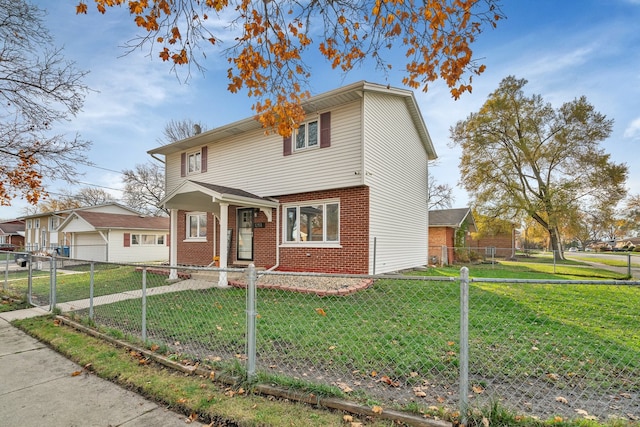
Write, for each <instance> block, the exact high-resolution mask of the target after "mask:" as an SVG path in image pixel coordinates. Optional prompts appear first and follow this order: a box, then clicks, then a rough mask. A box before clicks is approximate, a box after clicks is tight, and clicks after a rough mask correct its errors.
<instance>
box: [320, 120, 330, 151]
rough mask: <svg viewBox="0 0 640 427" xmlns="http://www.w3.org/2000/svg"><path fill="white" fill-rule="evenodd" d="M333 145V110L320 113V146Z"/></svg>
mask: <svg viewBox="0 0 640 427" xmlns="http://www.w3.org/2000/svg"><path fill="white" fill-rule="evenodd" d="M327 147H331V111H327V112H326V113H322V114H320V148H327Z"/></svg>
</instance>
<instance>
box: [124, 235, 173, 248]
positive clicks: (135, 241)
mask: <svg viewBox="0 0 640 427" xmlns="http://www.w3.org/2000/svg"><path fill="white" fill-rule="evenodd" d="M143 236H153V241H154V243H142V242H143V240H145V239H144V238H143ZM164 238H165V237H164V234H150V233H149V234H145V233H136V234H132V235H131V246H164Z"/></svg>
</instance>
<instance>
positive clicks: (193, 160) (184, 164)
mask: <svg viewBox="0 0 640 427" xmlns="http://www.w3.org/2000/svg"><path fill="white" fill-rule="evenodd" d="M207 152H208V150H207V147H206V146H204V147H200V149H199V150H197V151H190V152H186V153H182V154H181V155H180V176H182V177H185V176H187V175H191V174H197V173H201V172H206V171H207Z"/></svg>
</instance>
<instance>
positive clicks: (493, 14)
mask: <svg viewBox="0 0 640 427" xmlns="http://www.w3.org/2000/svg"><path fill="white" fill-rule="evenodd" d="M94 3H95V6H96V8H97V10H98V11H99V12H100V13H105V12H106V11H107V9H109V8H111V7H114V6H122V7H127V8H128V10H129V13H130V14H131V16H132V18H133V21H134V22H135V24H136V25H137V26H138V27H140V28H141V29H143V30H144V31H143V34H144V35H143V36H141V37H140V39H138V40H137V45H135V47H139V46H142V45H144V44H150V45H151V46H158V47H159V48H158V53H157V54H158V56H159V57H160V58H161V59H162V60H163V61H167V62H169V63H171V64H172V66H182V65H187V66H189V65H191V64H196V65H197V66H198V55H197V53H198V52H201V53H202V54H203V55H205V51H206V49H204V48H203V46H202V45H205V46H206V45H207V44H208V45H215V46H218V45H222V41H223V40H228V39H230V38H231V39H232V40H233V42H232V45H231V46H225V47H224V50H222V53H223V55H224V57H225V58H226V60H227V61H228V63H229V68H228V70H227V78H228V81H229V85H228V89H229V90H230V91H231V92H234V93H235V92H238V91H240V90H246V91H247V93H248V95H249V96H251V97H254V98H256V102H255V104H254V110H255V112H256V114H257V117H258V119H259V120H260V121H261V123H262V124H263V126H264V127H265V128H267V129H274V130H276V131H277V132H279V133H280V134H282V135H289V134H290V133H291V132H292V130H293V128H295V126H296V123H299V122H300V121H301V120H302V119H303V118H304V111H303V109H302V107H301V103H302V101H304V100H305V99H307V98H308V97H309V96H310V95H309V92H308V91H307V90H304V88H305V87H306V84H305V83H307V82H308V81H309V79H310V77H311V70H310V67H309V66H308V58H307V57H306V56H305V55H304V54H305V53H307V51H308V50H309V48H310V47H311V46H312V45H315V46H317V50H318V52H319V53H320V54H321V55H322V56H323V57H324V58H326V60H328V61H329V63H330V64H331V66H332V67H333V68H334V69H339V70H341V71H343V72H347V71H349V70H351V69H352V68H354V67H355V66H356V65H358V64H361V63H362V62H363V61H365V60H372V61H373V62H374V63H375V65H376V67H377V68H378V69H379V70H381V72H383V73H384V72H388V70H391V69H392V68H393V67H394V66H395V64H391V63H390V62H389V61H388V60H387V59H385V54H387V53H389V54H391V53H392V52H395V51H397V50H398V49H402V51H403V52H404V55H405V57H406V63H405V64H402V65H403V66H404V70H405V77H404V78H403V83H404V84H405V85H407V86H408V87H410V88H413V89H418V88H422V89H423V90H425V91H426V90H427V89H428V86H429V83H430V82H433V81H435V80H437V79H438V78H441V79H443V80H444V81H445V83H446V84H447V86H448V87H449V89H450V92H451V95H452V96H453V97H454V98H456V99H457V98H458V97H460V95H462V94H463V93H464V92H470V91H471V89H472V80H473V76H474V75H479V74H481V73H482V72H483V71H484V69H485V67H484V65H482V64H478V63H477V62H476V61H475V60H474V59H473V55H472V50H471V44H472V43H473V42H474V41H475V39H476V37H477V36H478V35H479V34H480V32H481V31H482V29H483V28H484V27H486V26H487V25H488V26H491V27H495V25H496V23H497V21H498V20H500V19H502V18H503V15H502V13H501V11H500V9H499V0H424V1H420V2H416V1H413V0H318V1H312V2H297V1H293V0H282V1H274V0H237V1H228V0H139V1H133V0H94ZM88 9H89V8H88V5H87V2H86V1H84V0H81V1H80V3H79V4H78V5H77V6H76V12H77V13H78V14H86V13H87V12H88ZM214 21H215V22H217V23H219V22H220V21H222V22H223V23H224V24H225V25H216V26H213V25H207V24H208V23H209V24H210V23H211V22H214ZM212 28H219V29H220V30H215V31H220V32H219V33H214V32H212V31H214V30H212ZM227 32H228V33H230V35H231V37H229V34H227ZM314 39H315V40H314Z"/></svg>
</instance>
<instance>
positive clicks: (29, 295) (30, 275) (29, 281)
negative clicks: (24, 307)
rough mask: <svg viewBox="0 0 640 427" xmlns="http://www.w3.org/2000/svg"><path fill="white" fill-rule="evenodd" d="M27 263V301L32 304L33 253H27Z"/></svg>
mask: <svg viewBox="0 0 640 427" xmlns="http://www.w3.org/2000/svg"><path fill="white" fill-rule="evenodd" d="M27 263H28V264H27V265H28V266H29V267H28V268H29V273H28V275H27V302H28V303H29V305H33V255H31V254H27Z"/></svg>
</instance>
